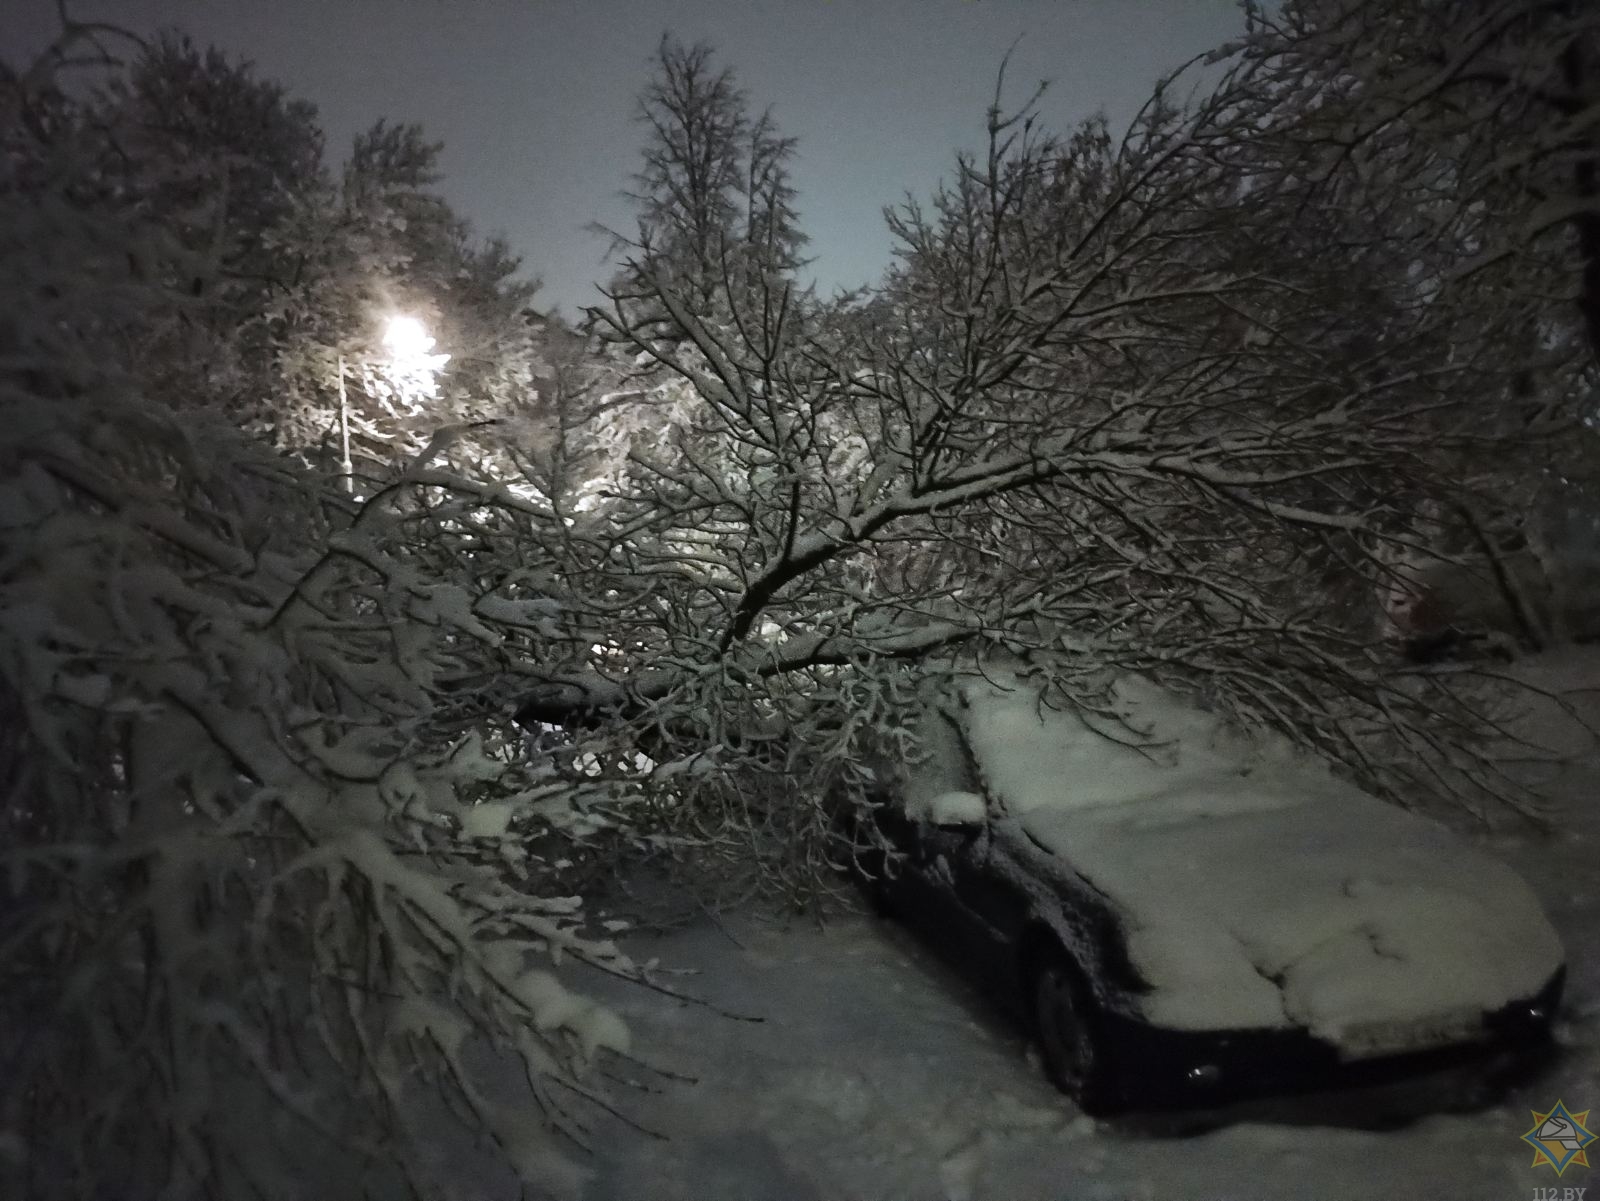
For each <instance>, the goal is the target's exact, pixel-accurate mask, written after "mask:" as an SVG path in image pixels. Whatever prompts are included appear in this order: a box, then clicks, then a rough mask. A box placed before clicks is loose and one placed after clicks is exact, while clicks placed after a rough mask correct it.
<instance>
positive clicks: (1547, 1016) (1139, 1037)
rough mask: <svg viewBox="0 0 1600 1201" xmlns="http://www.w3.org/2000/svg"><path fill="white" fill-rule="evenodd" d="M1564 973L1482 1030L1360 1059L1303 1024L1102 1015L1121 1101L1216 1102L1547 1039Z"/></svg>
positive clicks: (1500, 1051) (1515, 1050)
mask: <svg viewBox="0 0 1600 1201" xmlns="http://www.w3.org/2000/svg"><path fill="white" fill-rule="evenodd" d="M1565 980H1566V969H1565V968H1564V967H1563V968H1561V969H1559V970H1558V971H1557V972H1556V974H1555V975H1554V976H1552V977H1551V978H1550V980H1549V981H1548V982H1547V983H1546V984H1545V986H1544V987H1543V988H1541V989H1540V990H1539V991H1538V992H1537V993H1536V994H1534V995H1533V996H1531V997H1528V998H1527V999H1525V1000H1520V1001H1514V1002H1512V1003H1511V1004H1509V1005H1506V1006H1504V1007H1503V1008H1501V1009H1498V1010H1495V1011H1493V1012H1491V1013H1487V1014H1485V1015H1484V1019H1483V1024H1482V1028H1481V1031H1480V1032H1479V1033H1478V1035H1477V1037H1475V1038H1472V1039H1470V1040H1466V1041H1461V1042H1455V1043H1451V1044H1449V1045H1446V1046H1439V1047H1430V1048H1428V1049H1426V1050H1420V1051H1405V1052H1400V1053H1396V1054H1390V1055H1383V1056H1374V1057H1366V1058H1359V1059H1354V1058H1352V1057H1351V1056H1350V1055H1349V1054H1348V1053H1347V1052H1346V1051H1344V1050H1342V1049H1341V1048H1340V1047H1338V1046H1336V1045H1335V1044H1333V1043H1331V1042H1328V1041H1326V1040H1324V1039H1321V1038H1317V1037H1316V1036H1314V1035H1312V1034H1311V1033H1310V1032H1309V1031H1307V1030H1305V1029H1302V1028H1294V1029H1288V1030H1221V1031H1188V1030H1167V1029H1163V1028H1160V1027H1156V1026H1151V1025H1149V1024H1147V1023H1145V1022H1142V1021H1139V1020H1138V1019H1135V1018H1131V1017H1119V1016H1116V1015H1102V1018H1101V1035H1102V1045H1103V1047H1104V1049H1105V1053H1106V1054H1107V1056H1108V1058H1109V1059H1110V1061H1111V1063H1112V1064H1113V1075H1114V1084H1113V1086H1112V1091H1113V1094H1114V1096H1115V1104H1116V1105H1117V1106H1118V1107H1119V1108H1127V1109H1154V1108H1170V1107H1173V1106H1189V1105H1202V1104H1213V1103H1217V1102H1222V1101H1231V1100H1236V1099H1241V1098H1246V1097H1253V1096H1259V1095H1263V1094H1268V1093H1287V1092H1299V1091H1307V1090H1312V1089H1320V1088H1329V1087H1345V1086H1357V1085H1366V1084H1376V1083H1380V1082H1383V1081H1387V1080H1391V1079H1397V1078H1400V1077H1403V1076H1407V1075H1412V1074H1420V1073H1423V1072H1428V1071H1432V1070H1435V1069H1439V1068H1444V1067H1450V1066H1456V1065H1459V1064H1462V1063H1466V1062H1470V1061H1473V1060H1476V1059H1489V1058H1494V1057H1497V1056H1504V1055H1506V1054H1508V1053H1509V1054H1513V1055H1517V1054H1526V1053H1531V1052H1534V1051H1536V1050H1537V1049H1538V1048H1539V1047H1541V1046H1544V1045H1547V1044H1548V1042H1549V1040H1550V1026H1551V1022H1552V1021H1553V1020H1554V1018H1555V1014H1556V1010H1557V1008H1558V1007H1559V1005H1560V1002H1561V992H1562V987H1563V985H1564V984H1565Z"/></svg>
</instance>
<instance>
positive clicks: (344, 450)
mask: <svg viewBox="0 0 1600 1201" xmlns="http://www.w3.org/2000/svg"><path fill="white" fill-rule="evenodd" d="M339 450H340V457H339V471H340V474H342V475H343V476H344V490H345V493H346V495H348V494H349V493H351V492H354V491H355V478H354V477H355V465H354V464H353V463H351V462H350V403H349V401H348V400H346V399H345V393H344V355H343V353H341V354H340V355H339Z"/></svg>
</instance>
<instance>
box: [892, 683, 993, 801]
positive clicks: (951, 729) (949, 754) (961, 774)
mask: <svg viewBox="0 0 1600 1201" xmlns="http://www.w3.org/2000/svg"><path fill="white" fill-rule="evenodd" d="M915 730H916V734H917V737H918V740H919V742H920V743H921V747H920V750H919V752H918V757H917V758H916V759H914V760H913V761H911V762H909V763H908V764H907V765H906V790H905V804H906V808H907V809H908V810H910V811H912V812H917V811H919V810H921V809H923V808H924V807H925V806H926V805H927V803H928V802H929V801H931V800H933V798H935V797H938V796H941V795H943V794H945V793H950V792H975V793H981V792H982V791H983V790H982V787H981V786H980V784H979V782H978V779H977V776H976V773H974V771H973V770H972V761H971V758H970V756H969V755H968V754H967V749H966V747H965V746H964V745H963V742H962V738H961V728H960V727H959V726H958V725H957V724H956V721H955V719H954V718H953V717H952V716H951V715H950V714H948V713H946V712H944V711H943V710H941V709H934V708H930V709H927V710H924V711H923V713H922V714H921V715H920V716H919V717H918V719H917V722H916V726H915Z"/></svg>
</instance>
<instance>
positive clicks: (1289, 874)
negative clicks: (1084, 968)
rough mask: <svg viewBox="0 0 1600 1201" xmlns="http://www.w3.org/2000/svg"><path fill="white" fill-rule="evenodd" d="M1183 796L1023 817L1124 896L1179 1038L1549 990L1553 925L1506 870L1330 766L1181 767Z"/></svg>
mask: <svg viewBox="0 0 1600 1201" xmlns="http://www.w3.org/2000/svg"><path fill="white" fill-rule="evenodd" d="M1171 783H1172V787H1171V788H1170V789H1161V788H1159V787H1158V788H1154V789H1151V788H1149V787H1146V788H1144V789H1142V790H1141V791H1142V795H1141V796H1139V797H1138V798H1137V799H1133V800H1125V801H1122V802H1119V803H1114V804H1103V805H1090V806H1080V807H1066V806H1051V805H1035V806H1034V807H1032V808H1031V809H1028V810H1027V811H1026V812H1023V813H1021V814H1019V815H1018V816H1017V818H1016V820H1018V821H1019V822H1020V823H1021V825H1022V828H1023V829H1024V831H1025V832H1026V834H1027V835H1028V837H1029V838H1030V839H1031V840H1032V841H1034V842H1035V843H1036V844H1037V845H1039V846H1041V847H1043V848H1044V849H1046V850H1049V851H1051V852H1053V853H1055V854H1056V855H1058V856H1060V857H1061V858H1062V859H1063V860H1064V861H1065V862H1066V863H1067V864H1068V865H1069V866H1070V868H1071V869H1072V870H1073V871H1074V872H1076V873H1077V874H1079V875H1081V876H1082V877H1084V878H1085V879H1086V880H1088V881H1089V883H1090V884H1092V885H1093V886H1094V887H1095V888H1096V889H1098V890H1099V891H1101V892H1103V893H1104V894H1106V895H1107V897H1108V898H1109V899H1110V901H1111V903H1112V905H1113V906H1114V907H1115V908H1116V909H1117V910H1118V911H1119V912H1120V914H1121V916H1122V919H1123V924H1124V929H1125V931H1126V935H1127V944H1128V945H1127V950H1128V955H1129V959H1130V960H1131V961H1132V963H1133V965H1134V967H1135V968H1136V969H1137V970H1138V972H1139V974H1140V975H1141V976H1142V977H1143V978H1144V979H1145V980H1146V981H1147V982H1148V983H1149V985H1150V986H1151V989H1150V991H1149V992H1148V993H1147V994H1146V995H1145V996H1143V998H1142V999H1141V1003H1142V1007H1143V1009H1144V1011H1145V1016H1146V1017H1147V1018H1148V1019H1149V1020H1151V1021H1153V1022H1156V1023H1158V1024H1160V1025H1163V1026H1169V1027H1173V1028H1178V1029H1228V1028H1240V1027H1258V1026H1302V1027H1306V1028H1308V1029H1310V1030H1311V1031H1312V1032H1313V1033H1315V1034H1317V1035H1319V1036H1321V1037H1324V1038H1327V1039H1330V1040H1332V1041H1338V1040H1339V1039H1340V1038H1341V1037H1342V1036H1343V1035H1344V1034H1345V1033H1346V1032H1348V1031H1349V1030H1351V1029H1352V1028H1353V1027H1359V1026H1362V1025H1364V1024H1368V1023H1374V1022H1391V1021H1406V1020H1410V1019H1415V1018H1421V1017H1428V1016H1431V1015H1439V1014H1446V1013H1451V1012H1456V1011H1462V1010H1466V1009H1468V1008H1471V1009H1478V1010H1491V1009H1496V1008H1499V1007H1500V1006H1502V1005H1505V1004H1507V1003H1508V1002H1511V1001H1514V1000H1518V999H1522V998H1526V997H1530V996H1532V995H1533V994H1535V993H1536V992H1537V991H1538V990H1539V989H1540V988H1541V987H1542V986H1543V985H1544V984H1545V983H1546V982H1547V981H1548V980H1549V979H1550V977H1551V976H1552V974H1553V973H1554V972H1555V971H1556V970H1557V969H1558V968H1559V967H1560V965H1561V963H1562V960H1563V952H1562V948H1561V945H1560V942H1559V940H1558V939H1557V937H1556V935H1555V932H1554V931H1553V930H1552V929H1551V927H1550V924H1549V922H1548V921H1547V920H1546V919H1545V916H1544V914H1543V912H1542V911H1541V910H1540V908H1539V905H1538V902H1537V900H1536V899H1535V898H1534V896H1533V894H1532V892H1531V891H1530V889H1529V888H1528V887H1527V885H1526V884H1525V883H1524V882H1523V881H1522V880H1521V879H1520V878H1519V877H1518V876H1517V875H1516V874H1515V873H1513V872H1512V871H1511V870H1510V869H1509V868H1507V867H1506V866H1504V865H1503V864H1501V863H1499V862H1497V861H1496V860H1494V859H1492V858H1490V857H1489V856H1487V855H1485V854H1483V853H1481V852H1479V851H1477V850H1476V849H1474V848H1473V847H1471V846H1470V845H1468V844H1467V843H1466V842H1464V841H1463V840H1462V839H1460V838H1458V837H1456V836H1455V835H1453V834H1451V833H1450V832H1449V831H1447V830H1445V829H1444V828H1443V827H1442V826H1439V825H1437V824H1436V823H1433V822H1430V821H1427V820H1424V819H1422V818H1419V817H1416V816H1414V815H1411V814H1408V813H1406V812H1404V811H1402V810H1400V809H1398V808H1396V807H1394V806H1392V805H1388V804H1385V803H1383V802H1381V801H1378V800H1376V799H1375V798H1373V797H1371V796H1370V795H1368V794H1366V793H1364V792H1361V791H1360V790H1359V789H1356V788H1354V787H1352V786H1350V785H1347V784H1344V783H1343V782H1341V781H1339V780H1337V779H1336V778H1334V777H1332V776H1331V775H1329V774H1326V773H1325V772H1317V771H1293V770H1286V769H1285V768H1283V767H1281V766H1279V767H1273V768H1265V769H1260V770H1255V771H1244V770H1223V769H1218V770H1211V771H1206V772H1202V773H1200V774H1198V775H1197V774H1194V773H1178V774H1177V775H1176V776H1175V777H1174V778H1173V779H1172V781H1171Z"/></svg>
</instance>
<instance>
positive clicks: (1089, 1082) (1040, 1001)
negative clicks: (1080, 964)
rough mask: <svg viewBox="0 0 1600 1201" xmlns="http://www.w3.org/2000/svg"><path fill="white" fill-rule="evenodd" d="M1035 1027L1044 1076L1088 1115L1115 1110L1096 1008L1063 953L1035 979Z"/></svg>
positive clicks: (1041, 966)
mask: <svg viewBox="0 0 1600 1201" xmlns="http://www.w3.org/2000/svg"><path fill="white" fill-rule="evenodd" d="M1032 1001H1033V1006H1032V1013H1033V1023H1034V1033H1035V1034H1036V1035H1037V1037H1038V1040H1039V1054H1040V1056H1041V1057H1042V1058H1043V1060H1044V1068H1045V1072H1046V1074H1047V1075H1048V1076H1049V1077H1050V1080H1051V1082H1052V1083H1053V1084H1055V1086H1056V1087H1057V1088H1059V1089H1060V1090H1061V1091H1062V1092H1064V1093H1066V1094H1067V1095H1068V1096H1069V1097H1071V1098H1073V1100H1075V1101H1077V1103H1078V1105H1079V1106H1080V1107H1081V1108H1082V1109H1083V1110H1084V1112H1086V1113H1104V1112H1107V1111H1109V1110H1110V1109H1111V1108H1112V1107H1113V1106H1112V1095H1111V1089H1110V1087H1109V1078H1110V1073H1109V1071H1108V1070H1107V1064H1106V1059H1105V1054H1104V1050H1103V1048H1102V1047H1101V1046H1100V1042H1099V1039H1098V1037H1097V1035H1098V1031H1097V1030H1096V1022H1095V1015H1094V1008H1093V1005H1092V1003H1091V1002H1090V1000H1089V998H1088V995H1087V991H1086V990H1085V989H1084V987H1083V984H1082V978H1081V977H1080V975H1079V973H1078V970H1077V969H1076V968H1075V967H1074V966H1073V965H1072V963H1071V962H1070V961H1069V960H1068V959H1067V957H1066V956H1065V955H1063V954H1062V953H1060V952H1059V951H1054V952H1050V953H1048V954H1046V955H1045V956H1044V957H1043V958H1042V959H1041V960H1040V961H1039V963H1038V966H1037V967H1036V968H1035V970H1034V973H1033V997H1032Z"/></svg>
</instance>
